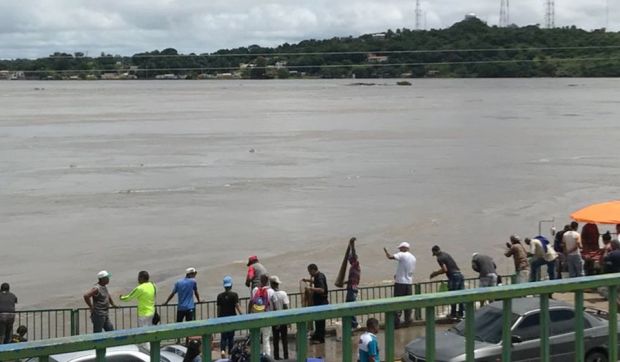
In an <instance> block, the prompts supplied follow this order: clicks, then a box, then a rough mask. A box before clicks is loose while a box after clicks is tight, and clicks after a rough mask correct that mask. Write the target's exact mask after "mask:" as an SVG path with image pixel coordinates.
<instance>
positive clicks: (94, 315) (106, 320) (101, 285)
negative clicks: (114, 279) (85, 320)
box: [84, 270, 116, 333]
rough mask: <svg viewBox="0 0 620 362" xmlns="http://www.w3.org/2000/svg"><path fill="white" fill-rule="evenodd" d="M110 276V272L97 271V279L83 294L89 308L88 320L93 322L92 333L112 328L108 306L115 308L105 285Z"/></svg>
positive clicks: (111, 329) (108, 281)
mask: <svg viewBox="0 0 620 362" xmlns="http://www.w3.org/2000/svg"><path fill="white" fill-rule="evenodd" d="M110 276H112V274H110V273H108V272H107V271H106V270H102V271H100V272H99V273H97V279H99V281H98V282H97V284H95V286H94V287H93V288H92V289H91V290H89V291H88V292H87V293H86V294H84V301H85V302H86V304H87V305H88V308H90V320H91V321H92V322H93V332H94V333H99V332H101V331H106V332H107V331H113V330H114V326H113V325H112V322H110V317H109V309H110V306H112V307H113V308H116V305H115V304H114V301H113V300H112V297H111V296H110V293H108V287H107V285H108V284H109V283H110Z"/></svg>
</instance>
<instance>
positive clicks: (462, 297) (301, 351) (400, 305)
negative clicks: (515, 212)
mask: <svg viewBox="0 0 620 362" xmlns="http://www.w3.org/2000/svg"><path fill="white" fill-rule="evenodd" d="M619 283H620V274H606V275H600V276H592V277H582V278H573V279H564V280H553V281H543V282H535V283H526V284H515V285H506V286H500V287H492V288H477V289H466V290H460V291H453V292H444V293H430V294H422V295H414V296H405V297H397V298H388V299H377V300H364V301H360V302H355V303H346V304H345V303H340V304H331V305H324V306H316V307H307V308H297V309H290V310H284V311H276V312H267V313H258V314H250V315H242V316H234V317H225V318H213V319H208V320H199V321H193V322H185V323H173V324H166V325H160V326H154V327H146V328H135V329H129V330H120V331H114V332H105V333H100V334H89V335H82V336H74V337H65V338H56V339H49V340H42V341H35V342H29V343H18V344H12V345H2V346H0V360H2V361H5V360H12V359H18V358H26V357H40V358H41V359H40V360H42V361H47V360H48V359H47V356H49V355H52V354H58V353H66V352H73V351H80V350H92V349H95V350H96V351H97V361H104V360H105V349H106V348H108V347H113V346H122V345H127V344H139V343H150V345H151V348H150V351H151V352H150V353H151V360H152V361H159V348H160V343H161V341H165V340H170V339H179V338H185V337H189V336H202V338H203V340H204V341H210V340H211V337H212V336H213V335H214V334H216V333H221V332H227V331H233V330H250V334H251V341H252V342H253V343H252V344H251V356H252V361H254V362H257V361H258V360H259V356H260V350H259V349H260V343H258V341H259V339H260V328H262V327H268V326H273V325H281V324H296V325H297V361H300V362H302V361H305V360H306V356H307V339H306V338H307V336H306V334H307V328H306V326H307V322H310V321H313V320H317V319H330V318H340V319H341V320H342V323H343V325H347V323H350V321H351V317H352V316H354V315H365V314H373V313H381V314H384V319H385V321H386V327H385V328H386V331H385V346H384V350H385V360H386V361H394V359H395V356H396V351H395V350H394V323H393V320H394V315H395V313H396V312H397V311H399V310H403V309H416V308H418V309H423V310H424V311H425V316H426V347H427V348H426V358H425V359H426V361H430V362H433V361H435V352H436V351H435V323H434V321H435V314H436V313H435V309H436V307H437V306H440V305H445V304H455V303H465V305H466V313H467V315H468V316H473V315H474V314H473V311H474V303H475V302H477V301H480V300H491V299H494V300H503V313H502V316H503V325H504V329H503V336H502V356H503V357H502V361H503V362H510V359H511V348H512V343H511V335H510V329H509V327H510V325H511V323H512V319H511V318H512V308H511V306H512V305H511V304H512V303H511V301H512V298H518V297H525V296H528V295H539V297H540V301H541V303H540V306H541V316H542V317H541V326H540V336H541V346H540V356H541V357H540V359H541V361H542V362H548V361H549V360H550V355H549V351H550V341H549V338H545V337H548V336H549V294H550V293H558V292H560V293H561V292H575V305H576V306H577V307H578V308H581V307H582V306H583V291H584V290H588V289H593V288H599V287H608V288H609V321H610V323H609V334H608V336H609V337H608V338H609V340H608V357H609V360H610V361H617V359H618V336H617V332H618V316H617V304H616V297H617V285H618V284H619ZM582 313H583V310H581V311H580V313H579V312H578V313H576V315H578V316H579V317H577V318H576V320H575V334H576V338H575V350H576V351H580V352H581V353H580V354H578V355H577V356H576V361H583V359H584V356H583V353H582V352H583V350H584V338H583V329H584V320H583V314H582ZM465 324H466V325H465V337H466V342H465V355H466V357H467V361H473V360H474V340H475V331H474V318H471V317H468V318H466V319H465ZM341 343H342V351H343V352H342V353H343V354H342V361H343V362H351V361H352V358H353V356H352V338H351V330H350V329H348V328H344V329H343V338H342V342H341ZM202 346H203V353H202V360H203V361H206V362H210V361H211V346H210V344H209V343H203V344H202Z"/></svg>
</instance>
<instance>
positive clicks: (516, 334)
mask: <svg viewBox="0 0 620 362" xmlns="http://www.w3.org/2000/svg"><path fill="white" fill-rule="evenodd" d="M549 317H550V324H549V336H550V338H549V343H550V351H551V360H552V361H574V360H575V309H574V307H573V306H572V305H570V304H568V303H565V302H561V301H557V300H549ZM603 317H604V315H603V314H601V313H597V312H595V311H587V310H586V311H585V312H584V316H583V319H584V321H583V322H584V332H583V333H584V351H585V360H586V361H589V362H594V361H601V362H607V361H608V357H607V356H608V353H607V346H608V341H609V339H608V321H607V320H606V319H605V318H603ZM474 328H475V339H476V340H475V344H474V355H475V360H476V361H485V362H486V361H492V362H495V361H499V360H500V359H501V355H502V302H501V301H498V302H494V303H491V304H488V305H486V306H484V307H482V308H480V309H479V310H477V311H476V313H475V322H474ZM510 330H511V331H512V361H515V362H516V361H538V360H540V299H539V298H518V299H513V300H512V322H511V327H510ZM425 352H426V339H425V337H421V338H418V339H416V340H414V341H412V342H410V343H409V344H408V345H407V346H406V347H405V353H404V354H403V356H402V358H401V360H402V361H403V362H423V361H425ZM435 359H436V360H437V361H442V362H459V361H465V321H461V322H460V323H458V324H457V325H455V326H454V327H452V328H450V329H449V330H447V331H446V332H444V333H437V334H436V336H435Z"/></svg>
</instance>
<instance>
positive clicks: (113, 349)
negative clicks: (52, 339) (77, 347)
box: [50, 344, 140, 362]
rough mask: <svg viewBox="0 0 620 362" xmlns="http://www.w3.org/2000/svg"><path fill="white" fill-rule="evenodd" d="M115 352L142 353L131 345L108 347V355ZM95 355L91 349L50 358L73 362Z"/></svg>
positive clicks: (60, 361)
mask: <svg viewBox="0 0 620 362" xmlns="http://www.w3.org/2000/svg"><path fill="white" fill-rule="evenodd" d="M114 352H140V348H138V346H136V345H135V344H130V345H126V346H117V347H108V348H107V349H106V354H109V353H114ZM95 354H96V353H95V350H94V349H89V350H86V351H77V352H69V353H62V354H57V355H53V356H50V357H51V359H52V360H54V361H58V362H64V361H72V360H74V359H77V358H82V357H88V356H94V355H95Z"/></svg>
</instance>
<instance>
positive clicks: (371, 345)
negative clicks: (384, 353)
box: [359, 318, 380, 362]
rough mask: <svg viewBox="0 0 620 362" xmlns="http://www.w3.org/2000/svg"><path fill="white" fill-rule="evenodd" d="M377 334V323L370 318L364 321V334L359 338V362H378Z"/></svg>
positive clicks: (374, 319)
mask: <svg viewBox="0 0 620 362" xmlns="http://www.w3.org/2000/svg"><path fill="white" fill-rule="evenodd" d="M377 333H379V321H378V320H377V319H376V318H370V319H368V321H366V332H364V334H362V335H361V336H360V341H359V362H379V361H380V360H379V342H378V341H377V336H376V334H377Z"/></svg>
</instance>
